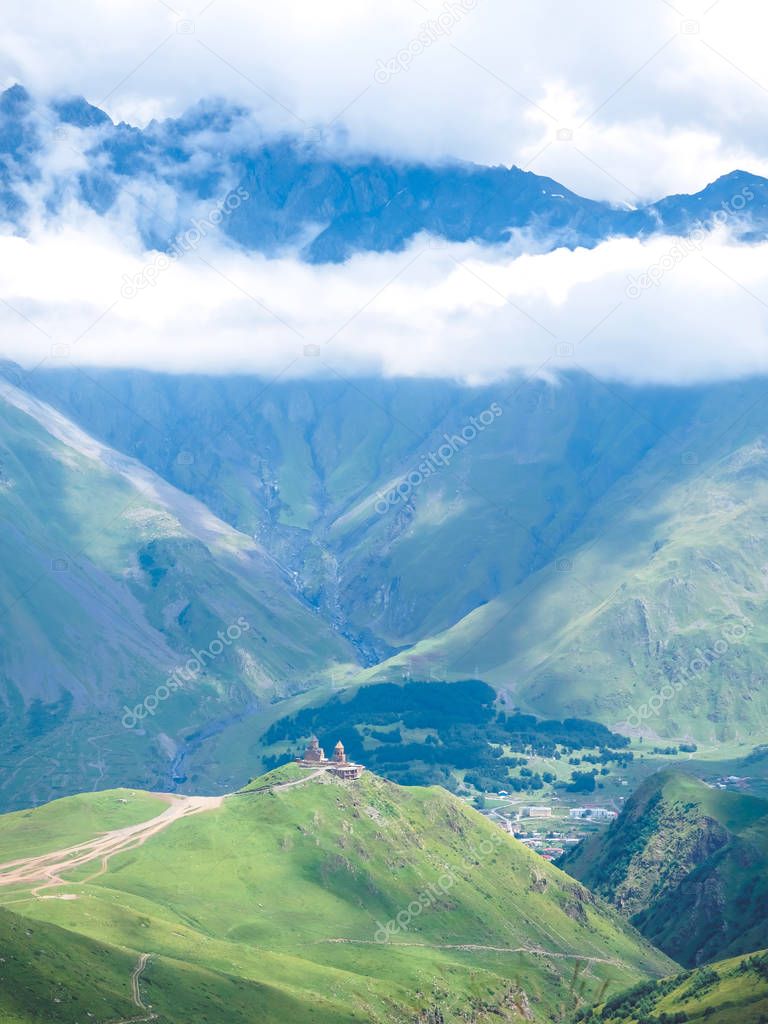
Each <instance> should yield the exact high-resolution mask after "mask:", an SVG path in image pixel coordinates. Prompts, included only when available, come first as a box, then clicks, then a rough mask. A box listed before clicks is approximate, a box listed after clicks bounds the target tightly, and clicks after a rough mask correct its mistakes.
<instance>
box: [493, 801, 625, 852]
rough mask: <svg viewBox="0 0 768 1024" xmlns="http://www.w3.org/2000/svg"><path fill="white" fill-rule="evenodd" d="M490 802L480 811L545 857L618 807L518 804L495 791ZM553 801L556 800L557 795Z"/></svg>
mask: <svg viewBox="0 0 768 1024" xmlns="http://www.w3.org/2000/svg"><path fill="white" fill-rule="evenodd" d="M505 798H506V799H505ZM493 803H494V806H491V807H488V806H486V807H485V808H482V809H481V814H484V815H485V817H487V818H488V819H489V820H490V821H493V822H495V824H497V825H498V826H499V827H500V828H502V829H504V831H505V832H506V833H507V834H508V835H511V836H514V837H515V839H517V840H519V841H520V842H521V843H524V844H525V845H526V846H528V847H529V848H530V849H532V850H535V851H536V853H538V854H539V855H540V856H541V857H543V858H544V860H548V861H554V860H557V859H558V857H561V856H562V855H563V854H564V853H565V851H566V850H567V849H568V848H569V847H571V846H575V845H576V844H577V843H580V842H581V841H582V840H584V839H587V838H589V836H590V835H592V834H593V833H595V832H597V831H599V829H600V828H604V827H606V826H607V825H610V824H611V822H612V821H614V820H615V819H616V818H617V817H618V812H617V811H614V810H612V809H611V808H607V807H599V806H595V805H587V806H583V807H567V806H565V805H560V806H552V805H551V804H547V805H544V804H541V805H536V804H522V805H520V804H518V803H517V802H515V801H512V800H510V799H508V795H507V794H506V793H500V794H498V798H497V799H496V800H494V801H493ZM553 803H554V804H557V803H559V802H558V800H557V798H556V797H555V798H554V799H553Z"/></svg>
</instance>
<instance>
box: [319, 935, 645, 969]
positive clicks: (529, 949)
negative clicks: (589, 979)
mask: <svg viewBox="0 0 768 1024" xmlns="http://www.w3.org/2000/svg"><path fill="white" fill-rule="evenodd" d="M319 941H320V942H340V943H350V944H352V945H355V946H377V945H380V943H377V942H376V940H375V939H320V940H319ZM389 945H391V946H392V948H393V949H409V948H411V947H416V948H417V949H460V950H463V951H465V952H467V953H482V952H489V953H530V954H531V956H551V957H556V958H557V959H559V960H585V961H588V962H589V963H593V964H614V965H615V966H617V967H625V966H626V964H624V963H622V962H621V960H611V959H610V958H609V957H603V956H585V955H584V954H583V953H559V952H555V951H554V950H551V949H542V948H541V947H539V946H515V947H509V946H481V945H479V944H477V943H474V942H462V943H456V944H453V945H438V944H437V943H433V942H392V943H389Z"/></svg>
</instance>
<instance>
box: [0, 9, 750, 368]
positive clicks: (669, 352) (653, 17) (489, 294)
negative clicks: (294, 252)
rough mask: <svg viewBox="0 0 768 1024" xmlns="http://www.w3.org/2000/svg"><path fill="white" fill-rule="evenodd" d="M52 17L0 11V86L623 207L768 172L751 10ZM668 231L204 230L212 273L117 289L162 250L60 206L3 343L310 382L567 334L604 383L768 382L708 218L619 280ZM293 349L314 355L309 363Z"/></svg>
mask: <svg viewBox="0 0 768 1024" xmlns="http://www.w3.org/2000/svg"><path fill="white" fill-rule="evenodd" d="M46 7H47V10H46V12H45V16H44V17H43V16H41V13H40V10H39V8H38V7H36V6H35V5H32V4H30V3H29V2H28V0H27V2H21V0H5V2H4V4H3V34H2V37H1V39H0V77H1V78H2V79H3V80H4V84H6V85H8V84H11V83H12V82H14V81H20V82H22V83H23V84H25V85H26V86H27V87H28V88H29V89H30V90H31V91H33V92H35V93H38V94H41V95H62V94H73V93H77V94H83V95H85V96H86V97H87V98H88V99H89V100H90V101H91V102H93V103H96V104H97V105H99V106H102V107H103V108H104V109H106V110H107V111H108V112H109V114H110V115H111V116H112V117H113V118H114V119H116V120H117V119H126V120H128V121H131V122H133V123H137V124H143V123H146V122H147V120H149V119H150V118H152V117H161V116H166V115H174V114H178V113H180V112H181V111H183V110H184V109H185V108H186V107H188V106H189V105H190V104H192V103H194V102H196V101H197V100H199V99H201V98H205V97H211V96H219V97H224V98H226V99H229V100H232V101H235V102H238V103H241V104H243V105H245V106H247V107H249V108H251V109H252V110H254V112H255V114H256V116H257V118H258V120H259V121H260V122H261V124H263V125H264V126H265V127H266V128H267V129H275V130H277V129H285V128H289V129H291V130H295V131H298V132H305V131H309V132H310V133H311V132H313V131H314V130H316V129H318V128H319V129H321V130H323V131H328V129H329V126H330V128H331V130H332V131H333V132H336V133H337V134H339V133H340V134H343V136H344V137H345V138H346V139H347V144H348V145H351V146H353V147H358V148H362V149H367V150H378V151H381V152H384V153H386V154H391V155H395V156H408V157H423V158H430V159H432V158H438V157H441V156H446V155H450V156H455V157H460V158H464V159H469V160H474V161H477V162H481V163H504V164H513V163H515V164H518V165H519V166H523V167H526V168H528V169H530V170H533V171H536V172H537V173H540V174H549V175H551V176H552V177H554V178H556V179H558V180H560V181H562V182H563V183H564V184H566V185H567V186H569V187H570V188H573V189H575V190H576V191H578V192H581V193H582V194H585V195H589V196H592V197H596V198H605V199H609V200H611V201H614V202H624V203H629V204H632V205H634V204H636V203H638V202H640V201H642V200H644V199H646V198H657V197H658V196H660V195H663V194H668V193H670V192H675V191H687V192H690V191H696V190H698V189H700V188H701V187H703V186H704V185H705V184H706V183H707V182H709V181H711V180H713V179H714V178H715V177H717V176H718V175H720V174H723V173H725V172H727V171H729V170H732V169H734V168H737V167H738V168H742V169H744V170H750V171H753V172H755V173H763V174H768V133H766V131H765V123H766V118H765V114H766V109H768V108H767V104H768V72H766V71H765V57H764V49H765V45H764V41H765V38H766V34H767V30H768V8H767V7H766V5H764V4H762V3H759V2H758V0H714V2H713V0H679V2H678V0H675V2H674V3H673V2H671V0H622V2H621V3H617V2H616V0H587V2H586V3H585V4H580V5H579V4H574V3H571V2H566V0H537V2H532V0H526V2H522V3H521V2H515V0H448V2H446V3H432V2H429V0H391V2H389V3H388V4H386V5H385V4H378V3H377V4H374V3H372V2H367V3H366V2H364V0H330V2H325V3H323V2H317V0H312V2H309V0H282V2H281V3H279V4H266V3H257V2H252V0H249V2H247V3H245V2H241V0H237V2H235V0H211V2H206V0H200V2H199V4H198V5H196V6H190V7H182V6H181V4H180V2H179V0H171V2H165V0H140V2H136V0H131V2H124V0H110V2H109V3H108V4H105V3H103V2H101V3H96V2H85V0H70V2H68V3H67V4H66V5H54V4H48V5H46ZM437 25H439V32H440V34H438V31H437V28H436V26H437ZM425 26H426V27H425ZM419 38H421V42H419ZM764 78H765V80H764ZM674 244H675V241H674V240H673V239H657V240H654V241H653V242H652V243H647V244H642V243H640V242H630V241H609V242H606V243H605V244H604V245H601V246H599V247H598V249H596V250H595V251H593V252H583V251H582V252H576V253H568V252H556V253H552V254H549V255H546V256H525V255H524V256H522V257H520V256H519V255H518V250H515V251H513V250H512V249H506V250H504V249H498V250H488V249H479V248H477V247H473V246H458V247H451V248H446V249H439V248H434V247H431V246H430V245H429V243H428V241H427V240H423V239H420V240H417V241H416V242H415V243H414V245H413V246H411V247H410V249H409V250H408V252H406V253H400V254H396V255H387V256H374V255H363V256H359V257H356V258H354V259H353V260H352V261H351V262H350V263H349V264H347V265H345V266H344V267H325V268H309V267H306V266H305V265H303V264H301V263H300V262H299V261H298V260H295V259H291V258H290V257H286V258H285V259H283V260H280V261H267V260H264V259H262V258H260V257H254V256H247V255H244V254H241V253H235V252H232V251H231V250H229V249H227V248H225V247H223V246H221V247H217V243H216V242H215V240H207V241H206V245H208V246H209V248H208V249H206V250H205V251H206V253H207V255H206V259H207V260H208V261H209V262H210V261H213V262H214V264H215V266H216V271H213V270H211V269H210V267H208V266H207V264H204V263H203V262H202V261H201V260H200V259H199V258H198V254H191V255H190V256H189V257H185V259H184V260H182V261H179V262H178V263H177V264H176V265H174V266H172V267H171V268H169V269H168V270H167V271H166V272H164V273H163V274H162V275H161V277H160V279H159V280H158V282H157V284H156V285H155V286H153V287H151V288H148V289H146V290H145V291H142V293H141V294H139V295H137V296H136V297H134V298H132V299H126V298H125V297H124V295H122V294H121V286H120V282H121V280H122V279H123V275H124V274H125V273H130V274H135V273H137V272H139V271H140V270H141V267H142V266H144V265H146V264H147V262H148V261H150V260H151V259H152V254H146V253H143V252H142V251H141V246H140V244H139V242H138V240H137V239H136V238H135V237H134V236H133V234H132V231H131V228H130V225H129V224H128V223H127V222H124V221H121V219H120V217H119V216H118V215H113V216H111V217H110V218H108V219H106V220H99V219H98V218H96V217H94V216H93V215H92V214H89V213H86V212H85V211H83V210H77V209H69V210H68V211H67V213H66V215H65V216H64V217H63V218H62V220H61V221H60V222H59V223H58V224H56V225H50V224H47V225H43V224H39V225H37V226H36V227H34V228H33V230H32V232H31V233H30V235H29V237H28V238H26V239H20V238H11V237H4V238H0V297H2V299H3V302H4V303H7V305H3V306H2V308H1V309H0V324H1V325H2V328H3V337H4V338H5V339H6V340H5V342H4V344H3V351H4V352H5V354H7V355H11V356H13V357H14V358H22V359H24V361H25V362H27V363H28V364H31V363H33V362H34V361H35V360H39V359H46V360H50V359H52V358H54V354H53V350H54V348H55V350H56V355H55V358H58V359H71V360H81V361H89V362H103V363H110V364H125V365H149V366H157V367H163V368H167V369H190V368H191V369H213V370H229V369H233V368H234V369H243V370H246V369H247V370H258V371H259V372H281V371H283V368H284V367H285V368H286V369H285V372H311V371H310V366H312V367H314V368H317V367H319V366H320V365H321V362H322V360H323V359H327V361H328V362H329V363H332V362H333V359H337V360H339V369H340V370H341V369H343V370H344V371H345V372H363V371H368V370H371V369H374V370H376V371H378V372H384V373H412V374H413V373H418V374H440V375H447V376H459V377H462V378H464V379H488V378H489V377H493V376H495V375H499V374H501V373H504V372H506V371H507V370H509V369H510V368H514V367H524V368H527V369H528V368H535V367H538V366H540V365H542V364H546V365H547V366H548V367H550V368H551V366H552V365H553V364H552V363H551V360H552V359H554V360H555V361H557V360H560V363H561V364H562V361H563V360H564V359H568V358H570V359H574V360H575V359H576V358H577V357H576V355H575V354H571V355H569V354H568V353H569V349H568V346H569V345H575V346H576V349H575V350H574V352H578V359H579V360H581V362H582V363H583V364H584V365H585V366H586V367H587V368H589V369H590V370H592V371H593V372H599V373H601V374H604V375H613V376H617V377H625V378H632V379H644V378H645V379H665V380H674V381H686V380H693V379H707V378H711V377H718V376H733V375H736V374H740V373H748V372H755V371H758V370H759V371H761V372H765V371H767V370H768V365H766V363H768V359H766V356H765V355H764V353H765V351H766V347H767V346H766V313H768V306H767V305H766V304H765V303H766V302H768V274H767V273H766V271H765V269H764V268H765V266H766V263H767V262H768V261H766V249H765V247H764V246H759V247H741V246H736V245H733V244H732V243H731V242H730V240H729V239H728V237H727V235H726V234H723V233H720V234H718V235H716V236H715V237H713V238H711V239H709V240H708V241H707V243H706V250H703V249H702V250H701V251H700V250H699V249H695V250H694V251H692V252H691V253H690V254H689V253H686V257H685V259H684V260H682V261H679V262H678V263H676V265H675V269H674V270H673V271H671V272H669V273H666V274H665V275H664V276H663V280H660V281H659V282H658V283H657V284H655V285H654V286H653V287H652V288H650V289H645V290H643V292H642V294H641V295H640V296H636V297H633V298H631V297H630V296H629V294H628V289H629V288H630V284H629V275H633V274H634V275H637V274H642V273H643V271H644V270H645V269H647V268H648V267H652V266H654V265H655V264H656V263H657V262H658V261H659V260H662V259H663V258H664V256H665V254H666V253H668V252H669V250H670V249H671V247H672V246H673V245H674ZM218 271H221V273H219V272H218ZM222 275H223V276H222ZM393 278H394V281H393V280H392V279H393ZM390 282H392V283H391V284H390ZM246 293H247V294H246ZM374 295H378V298H377V299H376V300H375V301H373V302H371V299H372V297H373V296H374ZM363 308H364V312H362V313H360V312H359V310H361V309H363ZM107 309H108V310H109V311H108V312H105V311H106V310H107ZM94 321H95V324H94ZM92 324H93V326H91V325H92ZM344 324H346V326H344V327H343V329H342V330H339V328H340V327H341V326H342V325H344ZM86 328H88V331H87V334H86V335H85V336H84V337H83V338H81V339H80V340H79V341H76V339H77V336H78V335H79V334H80V333H81V332H82V331H85V330H86ZM583 335H588V337H587V339H586V340H585V341H584V342H583V343H580V339H581V337H582V336H583ZM329 338H332V341H330V342H329V341H328V339H329ZM307 345H309V346H314V345H318V346H320V349H321V352H322V353H323V355H322V356H306V355H304V351H305V346H307ZM558 346H561V347H560V348H558ZM562 346H565V347H564V348H563V347H562ZM65 353H66V354H65ZM291 360H295V361H294V362H292V363H291ZM312 360H315V361H314V362H312ZM288 364H290V367H289V366H288Z"/></svg>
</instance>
